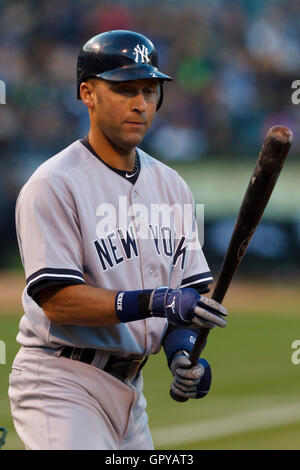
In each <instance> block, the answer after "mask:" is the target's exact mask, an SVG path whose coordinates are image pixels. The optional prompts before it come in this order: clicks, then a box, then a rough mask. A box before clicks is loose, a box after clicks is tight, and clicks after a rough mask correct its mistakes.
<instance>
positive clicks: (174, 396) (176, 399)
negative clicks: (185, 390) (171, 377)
mask: <svg viewBox="0 0 300 470" xmlns="http://www.w3.org/2000/svg"><path fill="white" fill-rule="evenodd" d="M170 396H171V397H172V398H173V400H175V401H179V402H181V403H183V402H184V401H188V399H187V398H181V397H179V396H178V395H175V393H173V390H170Z"/></svg>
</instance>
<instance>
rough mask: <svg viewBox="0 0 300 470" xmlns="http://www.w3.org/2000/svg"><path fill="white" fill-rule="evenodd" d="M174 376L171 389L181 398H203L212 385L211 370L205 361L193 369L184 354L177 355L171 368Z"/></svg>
mask: <svg viewBox="0 0 300 470" xmlns="http://www.w3.org/2000/svg"><path fill="white" fill-rule="evenodd" d="M170 369H171V372H172V374H173V382H172V383H171V389H172V392H173V394H174V395H176V396H178V397H180V398H185V399H189V398H203V397H205V395H206V394H207V393H208V392H209V389H210V385H211V368H210V365H209V364H208V362H207V361H206V360H205V359H202V358H200V359H199V360H198V364H196V365H195V366H194V367H191V361H190V359H189V358H188V356H187V355H185V353H184V352H182V351H181V352H180V353H178V354H176V355H175V357H174V359H173V360H172V362H171V366H170Z"/></svg>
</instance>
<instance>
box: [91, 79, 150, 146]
mask: <svg viewBox="0 0 300 470" xmlns="http://www.w3.org/2000/svg"><path fill="white" fill-rule="evenodd" d="M96 96H97V103H96V105H95V108H94V118H95V122H96V125H97V127H98V129H99V130H100V131H101V132H102V134H104V135H105V137H106V138H107V139H108V140H109V141H110V142H111V143H113V144H114V145H115V146H116V147H119V148H120V149H124V150H131V149H132V148H134V147H136V146H137V145H139V144H140V142H141V141H142V140H143V138H144V135H145V133H146V132H147V130H148V129H149V127H150V126H151V124H152V122H153V119H154V116H155V112H156V106H157V102H158V98H159V83H158V80H155V79H144V80H134V81H129V82H112V81H104V80H97V81H96Z"/></svg>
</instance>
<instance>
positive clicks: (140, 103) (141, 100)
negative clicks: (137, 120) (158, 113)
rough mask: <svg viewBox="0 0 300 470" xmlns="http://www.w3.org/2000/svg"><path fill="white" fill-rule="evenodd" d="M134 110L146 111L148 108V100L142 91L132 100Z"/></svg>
mask: <svg viewBox="0 0 300 470" xmlns="http://www.w3.org/2000/svg"><path fill="white" fill-rule="evenodd" d="M131 109H132V111H138V112H139V113H144V112H145V111H146V110H147V102H146V98H145V96H144V94H143V93H142V91H140V92H139V93H137V94H136V95H135V96H134V97H133V98H132V101H131Z"/></svg>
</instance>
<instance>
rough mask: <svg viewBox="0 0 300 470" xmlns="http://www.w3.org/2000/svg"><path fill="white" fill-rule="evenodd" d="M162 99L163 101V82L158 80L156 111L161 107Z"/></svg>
mask: <svg viewBox="0 0 300 470" xmlns="http://www.w3.org/2000/svg"><path fill="white" fill-rule="evenodd" d="M163 99H164V90H163V81H162V80H160V81H159V98H158V102H157V105H156V111H158V110H159V108H160V107H161V105H162V102H163Z"/></svg>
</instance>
